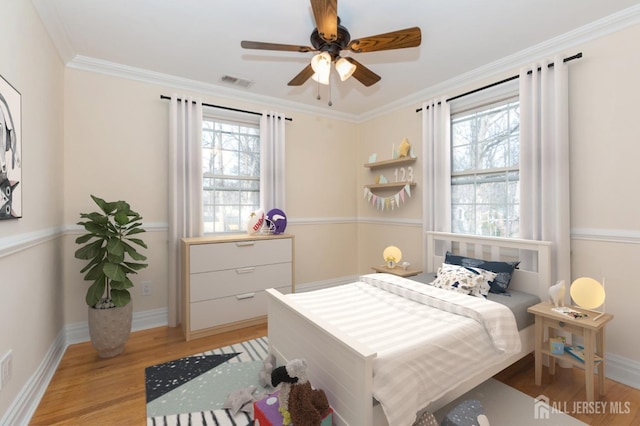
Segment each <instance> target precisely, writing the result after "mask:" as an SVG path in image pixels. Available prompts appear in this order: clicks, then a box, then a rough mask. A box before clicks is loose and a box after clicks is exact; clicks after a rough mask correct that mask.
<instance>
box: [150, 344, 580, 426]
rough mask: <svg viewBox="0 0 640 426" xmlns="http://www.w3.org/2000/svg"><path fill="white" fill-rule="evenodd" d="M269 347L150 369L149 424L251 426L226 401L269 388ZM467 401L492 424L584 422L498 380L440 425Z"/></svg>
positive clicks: (438, 415) (440, 416) (239, 347)
mask: <svg viewBox="0 0 640 426" xmlns="http://www.w3.org/2000/svg"><path fill="white" fill-rule="evenodd" d="M268 351H269V343H268V340H267V338H266V337H261V338H258V339H254V340H248V341H246V342H241V343H238V344H236V345H231V346H226V347H224V348H220V349H214V350H212V351H207V352H203V353H201V354H196V355H192V356H189V357H186V358H181V359H177V360H175V361H170V362H167V363H164V364H159V365H154V366H152V367H148V368H146V370H145V380H146V394H147V425H153V426H155V425H157V426H160V425H162V426H178V425H191V426H201V425H206V426H208V425H216V426H227V425H228V426H232V425H233V426H235V425H237V426H248V425H252V424H253V416H252V415H251V414H249V413H245V412H239V413H238V414H236V415H235V416H234V415H233V414H232V413H231V412H230V411H229V410H226V409H224V408H222V405H223V404H224V402H225V401H226V399H227V396H228V395H229V394H230V393H231V392H233V391H236V390H239V389H243V388H246V387H248V386H252V385H253V386H256V388H257V390H256V392H255V393H254V395H258V394H259V393H260V392H262V391H265V389H264V388H262V387H261V386H260V384H259V380H258V373H259V371H260V369H261V368H262V361H263V360H264V359H265V358H266V357H267V355H268ZM267 391H273V389H271V388H269V389H267ZM468 400H477V401H480V402H481V404H482V406H483V408H484V410H483V411H484V414H486V416H487V417H488V418H489V422H490V424H491V426H512V425H514V424H517V425H521V426H524V425H530V426H540V425H554V426H569V425H571V426H584V423H582V422H580V421H578V420H577V419H575V418H573V417H571V416H568V415H567V414H564V413H561V412H552V410H547V411H548V413H547V412H545V413H543V414H546V416H544V417H543V416H538V414H540V413H538V411H539V409H540V407H539V406H538V403H537V402H536V400H534V399H533V398H531V397H530V396H528V395H525V394H524V393H522V392H519V391H517V390H515V389H513V388H511V387H509V386H507V385H505V384H503V383H500V382H498V381H497V380H494V379H489V380H487V381H486V382H484V383H482V384H480V385H479V386H477V387H476V388H475V389H472V390H471V391H469V392H467V393H466V394H464V395H462V396H461V397H459V398H458V399H456V400H455V401H453V402H451V403H450V404H448V405H447V406H445V407H443V408H441V409H440V410H438V411H437V412H435V413H434V417H435V418H434V419H433V420H434V421H436V422H437V424H440V422H442V421H443V420H444V418H445V417H446V416H447V414H449V413H450V411H451V410H453V409H454V408H455V407H456V406H457V405H458V404H460V403H461V402H464V401H468ZM538 417H542V418H538Z"/></svg>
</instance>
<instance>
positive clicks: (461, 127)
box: [451, 99, 520, 237]
mask: <svg viewBox="0 0 640 426" xmlns="http://www.w3.org/2000/svg"><path fill="white" fill-rule="evenodd" d="M519 162H520V108H519V102H518V100H517V99H510V100H507V101H502V102H500V103H493V104H491V105H489V106H484V107H482V108H477V109H475V110H472V111H466V112H462V113H459V114H455V115H452V117H451V228H452V231H453V232H458V233H463V234H474V235H489V236H500V237H518V234H519V217H520V211H519V208H520V189H519Z"/></svg>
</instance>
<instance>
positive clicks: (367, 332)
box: [288, 274, 520, 426]
mask: <svg viewBox="0 0 640 426" xmlns="http://www.w3.org/2000/svg"><path fill="white" fill-rule="evenodd" d="M288 297H292V298H294V299H295V300H296V301H297V302H298V303H299V304H301V305H302V306H304V307H305V308H307V309H309V310H310V311H312V312H314V313H316V314H318V315H321V316H322V318H323V319H324V320H326V321H328V322H329V323H331V324H333V325H335V326H336V327H338V328H339V329H341V330H342V331H343V332H345V333H347V334H348V335H350V336H351V337H354V338H356V339H357V340H358V341H360V342H361V343H364V344H366V345H367V346H369V347H370V348H372V349H373V350H375V351H376V352H377V358H376V359H375V361H374V365H373V396H374V397H375V398H376V400H378V401H379V402H380V404H381V405H382V408H383V410H384V412H385V415H386V416H387V420H388V422H389V424H390V425H393V426H402V425H407V426H410V425H411V424H413V422H414V420H415V414H416V412H418V411H419V410H421V409H422V408H425V407H427V406H428V405H429V404H430V403H431V402H433V401H436V400H437V399H438V398H439V397H441V396H442V395H443V394H444V393H445V392H446V391H447V390H448V389H450V388H451V387H453V386H455V385H457V384H458V383H459V382H460V381H462V380H464V379H465V378H467V377H468V376H469V374H470V373H471V372H474V371H476V370H477V369H482V368H483V367H485V366H489V365H492V364H495V363H496V362H498V361H500V360H502V359H504V358H505V357H506V356H508V355H510V354H512V353H515V352H518V351H520V336H519V334H518V331H517V327H516V322H515V318H514V317H513V314H512V313H511V311H510V310H509V309H508V308H507V307H505V306H503V305H501V304H499V303H494V302H491V301H488V300H485V299H483V298H478V297H473V296H467V295H462V294H459V293H454V292H449V291H447V290H442V289H438V288H435V287H432V286H429V285H425V284H421V283H417V282H415V281H411V280H407V279H404V278H400V277H396V276H394V275H389V274H371V275H365V276H362V277H361V281H360V282H356V283H353V284H347V285H342V286H338V287H332V288H328V289H323V290H318V291H313V292H308V293H296V294H292V295H289V296H288Z"/></svg>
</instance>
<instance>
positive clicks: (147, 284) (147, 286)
mask: <svg viewBox="0 0 640 426" xmlns="http://www.w3.org/2000/svg"><path fill="white" fill-rule="evenodd" d="M142 295H143V296H151V281H143V282H142Z"/></svg>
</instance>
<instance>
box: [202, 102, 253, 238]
mask: <svg viewBox="0 0 640 426" xmlns="http://www.w3.org/2000/svg"><path fill="white" fill-rule="evenodd" d="M202 121H203V122H205V121H214V122H225V123H230V124H237V125H242V126H255V127H256V128H257V129H258V132H260V117H259V116H247V115H246V114H243V113H240V112H237V111H226V110H217V109H213V108H206V107H205V108H203V113H202ZM200 149H202V142H201V144H200ZM260 155H262V153H261V152H260ZM215 178H223V179H228V178H229V176H228V175H219V174H214V173H208V172H207V173H205V172H203V173H202V179H203V180H204V179H215ZM263 178H264V177H263V175H262V169H261V170H260V176H259V177H258V178H257V179H255V178H253V177H250V176H237V177H234V180H239V181H242V180H244V181H257V182H258V186H260V185H259V183H260V181H261V180H262V179H263ZM205 187H206V186H205V185H204V182H203V193H204V191H205V189H204V188H205ZM258 193H259V191H258ZM234 205H235V204H234ZM214 206H215V204H214ZM204 207H205V206H204V202H203V205H202V209H203V229H204V226H205V223H204ZM243 231H244V230H243V229H238V230H229V231H215V230H214V231H211V232H207V231H205V232H203V233H204V235H227V234H237V233H239V232H243Z"/></svg>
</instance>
